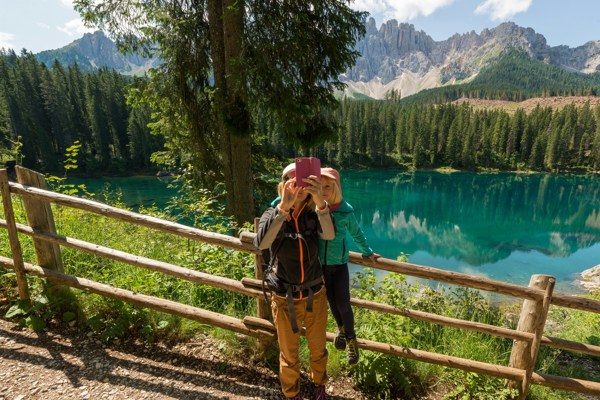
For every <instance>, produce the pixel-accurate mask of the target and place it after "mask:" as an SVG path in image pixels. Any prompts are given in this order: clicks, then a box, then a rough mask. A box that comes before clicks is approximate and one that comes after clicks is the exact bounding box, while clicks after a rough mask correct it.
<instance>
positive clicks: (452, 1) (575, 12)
mask: <svg viewBox="0 0 600 400" xmlns="http://www.w3.org/2000/svg"><path fill="white" fill-rule="evenodd" d="M352 7H353V8H355V9H360V10H365V11H369V12H370V13H371V16H372V17H374V18H375V20H376V22H377V26H378V27H379V26H381V24H382V23H383V22H385V21H387V20H389V19H391V18H395V19H397V20H398V21H399V22H409V23H411V24H413V25H414V26H415V28H416V29H417V30H423V31H425V32H426V33H427V34H428V35H429V36H431V37H432V38H433V39H434V40H436V41H440V40H445V39H447V38H448V37H450V36H452V35H453V34H455V33H467V32H470V31H472V30H474V31H475V32H476V33H480V32H481V31H482V30H483V29H485V28H493V27H496V26H497V25H498V24H500V23H501V22H504V21H513V22H515V23H516V24H518V25H520V26H523V27H529V28H533V29H534V30H535V31H536V32H537V33H541V34H542V35H544V36H545V37H546V40H547V42H548V44H549V45H550V46H558V45H567V46H570V47H577V46H581V45H583V44H584V43H586V42H588V41H590V40H600V1H598V0H571V1H562V0H356V1H354V2H353V3H352ZM0 10H1V11H0V48H1V47H10V48H13V49H15V50H16V51H17V52H19V51H20V50H21V49H22V48H26V49H27V50H29V51H32V52H34V53H37V52H39V51H42V50H48V49H56V48H59V47H62V46H65V45H67V44H69V43H71V42H72V41H73V40H75V39H78V38H80V37H81V36H83V33H84V32H88V31H91V30H90V29H89V28H85V27H84V26H83V24H82V23H81V19H80V18H79V15H78V14H77V13H76V12H75V11H74V10H73V5H72V0H0Z"/></svg>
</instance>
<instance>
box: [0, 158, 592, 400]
mask: <svg viewBox="0 0 600 400" xmlns="http://www.w3.org/2000/svg"><path fill="white" fill-rule="evenodd" d="M16 175H17V180H18V182H19V183H15V182H9V179H8V173H7V170H0V191H1V194H2V203H3V207H4V216H5V219H4V220H0V228H4V229H6V230H7V231H8V237H9V242H10V248H11V252H12V258H6V257H0V265H2V266H4V267H6V268H12V269H14V271H15V275H16V279H17V285H18V293H19V297H20V299H22V300H27V299H29V293H28V286H27V280H26V274H32V275H36V276H40V277H44V278H46V279H47V280H48V281H50V282H51V283H52V284H53V285H57V287H61V286H62V287H72V288H77V289H80V290H84V291H87V292H90V293H95V294H99V295H102V296H106V297H110V298H114V299H119V300H122V301H125V302H129V303H132V304H135V305H138V306H141V307H147V308H151V309H155V310H159V311H161V312H165V313H170V314H174V315H178V316H180V317H184V318H189V319H191V320H194V321H198V322H202V323H207V324H211V325H213V326H217V327H220V328H224V329H228V330H231V331H234V332H238V333H241V334H244V335H248V336H252V337H256V338H258V339H259V343H261V345H263V346H264V345H268V344H269V343H271V342H273V341H274V340H275V339H276V332H275V328H274V326H273V323H272V322H271V321H270V313H269V309H268V307H267V304H266V303H265V301H264V297H263V292H262V290H261V280H262V271H261V268H260V265H261V259H260V251H258V249H257V248H256V247H255V246H254V245H253V244H252V239H253V238H254V236H255V234H254V233H250V232H246V233H243V234H242V235H240V237H239V238H235V237H232V236H228V235H223V234H217V233H212V232H208V231H204V230H200V229H195V228H191V227H189V226H185V225H181V224H177V223H174V222H169V221H164V220H161V219H158V218H154V217H151V216H146V215H141V214H137V213H134V212H131V211H127V210H122V209H119V208H116V207H112V206H108V205H105V204H102V203H98V202H95V201H91V200H86V199H81V198H77V197H72V196H68V195H64V194H60V193H55V192H52V191H48V190H46V184H45V179H44V177H43V175H41V174H39V173H37V172H35V171H31V170H28V169H26V168H21V167H18V166H17V167H16ZM11 195H19V196H22V199H23V205H24V207H25V212H26V215H27V220H28V222H29V226H27V225H22V224H18V223H16V221H15V218H14V211H13V207H12V200H11ZM51 203H54V204H58V205H61V206H66V207H72V208H76V209H80V210H84V211H87V212H93V213H97V214H100V215H103V216H105V217H110V218H115V219H118V220H122V221H126V222H128V223H132V224H137V225H141V226H145V227H149V228H153V229H156V230H159V231H162V232H168V233H171V234H174V235H178V236H181V237H184V238H188V239H192V240H196V241H199V242H204V243H208V244H212V245H217V246H223V247H225V248H230V249H233V250H237V251H243V252H248V253H252V254H254V255H255V259H256V263H255V264H256V265H255V272H256V279H250V278H244V279H242V280H241V281H237V280H233V279H229V278H225V277H220V276H214V275H210V274H206V273H203V272H199V271H194V270H190V269H186V268H182V267H179V266H177V265H173V264H170V263H167V262H163V261H157V260H153V259H149V258H144V257H140V256H136V255H133V254H128V253H125V252H122V251H119V250H114V249H111V248H107V247H103V246H100V245H96V244H93V243H88V242H85V241H82V240H78V239H75V238H70V237H65V236H61V235H59V234H58V233H57V232H56V229H55V224H54V219H53V215H52V209H51V206H50V204H51ZM18 234H24V235H28V236H30V237H32V239H33V243H34V248H35V252H36V257H37V261H38V265H33V264H29V263H26V262H24V261H23V256H22V252H21V245H20V242H19V238H18ZM60 246H65V247H70V248H74V249H78V250H81V251H84V252H88V253H91V254H95V255H97V256H101V257H105V258H107V259H111V260H115V261H119V262H123V263H126V264H129V265H132V266H135V267H141V268H146V269H149V270H153V271H158V272H161V273H164V274H168V275H171V276H174V277H177V278H180V279H185V280H188V281H190V282H194V283H196V284H199V285H210V286H213V287H217V288H221V289H223V290H228V291H231V292H235V293H239V294H243V295H247V296H250V297H253V298H255V299H256V300H257V302H258V306H257V314H258V315H257V316H246V317H244V318H243V319H238V318H234V317H231V316H227V315H223V314H219V313H216V312H212V311H209V310H204V309H200V308H196V307H192V306H189V305H185V304H181V303H177V302H173V301H169V300H166V299H161V298H158V297H153V296H148V295H144V294H140V293H134V292H131V291H128V290H124V289H120V288H116V287H112V286H109V285H105V284H102V283H98V282H94V281H91V280H88V279H85V278H83V277H76V276H71V275H67V274H65V273H64V269H63V265H62V260H61V256H60ZM350 262H352V263H354V264H358V265H362V266H367V267H372V268H377V269H381V270H385V271H389V272H392V273H400V274H405V275H409V276H413V277H418V278H424V279H428V280H434V281H438V282H444V283H449V284H454V285H461V286H465V287H469V288H473V289H479V290H485V291H490V292H494V293H499V294H503V295H508V296H512V297H516V298H519V299H522V300H523V305H522V308H521V310H522V311H521V315H520V318H519V322H518V326H517V328H516V329H508V328H505V327H500V326H493V325H488V324H483V323H478V322H473V321H466V320H461V319H456V318H449V317H445V316H441V315H437V314H433V313H428V312H423V311H418V310H411V309H406V308H399V307H395V306H391V305H386V304H380V303H376V302H373V301H367V300H361V299H357V298H353V299H352V304H353V306H355V307H361V308H365V309H369V310H373V311H377V312H382V313H389V314H394V315H400V316H404V317H408V318H413V319H416V320H420V321H428V322H431V323H434V324H438V325H444V326H450V327H454V328H459V329H466V330H470V331H475V332H480V333H485V334H489V335H493V336H497V337H502V338H506V339H512V340H513V347H512V352H511V356H510V362H509V365H508V366H503V365H496V364H490V363H485V362H480V361H474V360H470V359H465V358H460V357H454V356H449V355H444V354H439V353H434V352H428V351H422V350H417V349H413V348H407V347H402V346H398V345H394V344H389V343H380V342H376V341H371V340H368V339H358V344H359V347H361V348H362V349H365V350H370V351H375V352H380V353H385V354H389V355H393V356H399V357H405V358H409V359H413V360H417V361H422V362H427V363H433V364H438V365H442V366H446V367H450V368H457V369H461V370H464V371H469V372H475V373H478V374H484V375H490V376H494V377H499V378H503V379H507V380H508V382H509V384H510V385H511V386H512V387H514V388H516V389H517V390H518V391H519V393H520V395H519V398H520V399H525V397H526V396H527V393H528V390H529V386H530V385H531V384H536V385H543V386H548V387H551V388H557V389H563V390H567V391H573V392H579V393H586V394H596V395H600V382H595V381H588V380H581V379H575V378H571V377H566V376H555V375H548V374H544V373H538V372H536V371H535V370H534V369H535V362H536V359H537V355H538V351H539V349H540V346H549V347H553V348H557V349H562V350H566V351H571V352H576V353H584V354H588V355H592V356H600V346H594V345H591V344H586V343H581V342H574V341H569V340H565V339H559V338H555V337H550V336H545V335H544V333H543V332H544V326H545V324H546V318H547V315H548V309H549V307H550V306H551V305H552V306H558V307H567V308H572V309H577V310H583V311H588V312H592V313H600V301H594V300H591V299H586V298H581V297H576V296H570V295H564V294H559V293H555V292H554V285H555V281H556V280H555V278H554V277H552V276H548V275H533V276H532V277H531V281H530V283H529V286H521V285H515V284H511V283H506V282H502V281H498V280H492V279H488V278H482V277H475V276H471V275H467V274H461V273H456V272H450V271H444V270H440V269H436V268H431V267H427V266H422V265H415V264H410V263H405V262H398V261H394V260H389V259H385V258H381V259H379V260H378V261H377V262H372V261H370V260H369V259H364V258H362V257H361V256H360V255H359V254H357V253H351V254H350ZM333 337H334V334H333V333H331V332H328V333H327V340H329V341H332V340H333Z"/></svg>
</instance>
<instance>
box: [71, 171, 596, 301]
mask: <svg viewBox="0 0 600 400" xmlns="http://www.w3.org/2000/svg"><path fill="white" fill-rule="evenodd" d="M69 181H70V182H73V183H82V182H83V183H85V184H86V185H87V187H88V189H89V190H90V191H93V192H99V191H101V190H102V188H103V187H106V185H107V184H108V185H109V186H108V187H109V188H110V190H112V191H117V190H120V191H121V192H122V194H123V196H122V200H123V201H124V202H125V203H126V204H128V205H129V206H132V207H134V208H136V207H138V206H139V205H145V206H149V205H152V204H156V205H157V206H159V207H162V206H164V205H165V204H166V202H167V201H168V200H169V199H170V198H171V197H172V196H173V195H176V191H175V190H174V189H171V188H168V187H167V186H168V180H159V179H158V178H155V177H133V178H106V179H76V180H75V179H70V180H69ZM341 182H342V190H343V194H344V198H345V199H346V200H347V201H348V202H349V203H350V204H352V205H353V206H354V208H355V213H356V216H357V218H358V220H359V222H360V224H361V226H362V227H363V230H364V232H365V234H366V236H367V238H368V240H369V242H370V244H371V247H373V249H374V250H375V251H376V252H377V253H379V254H381V255H382V256H384V257H386V258H390V259H396V257H397V256H398V255H400V254H401V253H406V254H408V260H409V262H411V263H414V264H421V265H427V266H431V267H435V268H441V269H446V270H451V271H456V272H462V273H468V274H472V275H478V276H485V277H488V278H492V279H498V280H502V281H506V282H511V283H517V284H522V285H527V284H528V282H529V279H530V277H531V275H532V274H549V275H553V276H555V277H556V278H557V288H556V289H557V290H559V291H561V292H568V293H579V292H582V290H581V289H580V288H579V287H578V286H577V285H576V284H575V283H574V281H575V280H576V279H577V274H578V273H580V272H581V271H583V270H585V269H588V268H591V267H593V266H595V265H597V264H600V177H598V176H584V175H548V174H530V175H524V174H512V173H497V174H475V173H468V172H459V173H451V174H445V173H437V172H415V173H407V172H399V171H397V170H370V171H342V172H341ZM98 200H99V201H102V198H98ZM354 250H356V249H354ZM358 268H359V267H358V266H353V269H354V270H357V269H358ZM385 273H386V272H384V271H379V272H378V274H385Z"/></svg>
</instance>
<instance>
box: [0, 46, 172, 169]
mask: <svg viewBox="0 0 600 400" xmlns="http://www.w3.org/2000/svg"><path fill="white" fill-rule="evenodd" d="M142 82H143V81H142V80H140V79H134V78H130V77H126V76H123V75H121V74H119V73H117V72H115V71H112V70H108V69H106V68H103V69H100V70H98V71H96V72H93V73H83V72H82V71H81V70H80V69H79V67H78V66H77V64H75V65H73V66H68V67H63V66H62V65H61V64H60V63H58V62H55V63H54V64H53V65H52V67H51V68H47V67H46V65H45V64H43V63H41V62H39V61H38V60H37V59H36V58H35V56H34V55H33V54H31V53H27V52H25V53H23V54H21V55H20V56H17V55H16V54H15V53H14V51H12V50H9V51H8V52H6V51H1V52H0V140H1V142H2V143H1V144H2V148H3V149H4V150H3V153H4V154H3V158H4V159H5V160H6V159H8V158H17V159H18V161H19V164H20V165H24V166H26V167H28V168H32V169H35V170H39V171H42V172H53V173H59V172H62V165H63V162H64V157H65V152H66V149H67V148H68V147H70V146H71V145H72V144H73V143H74V142H75V141H78V142H79V144H80V145H81V151H80V154H79V159H78V163H79V167H80V171H82V172H84V173H88V174H94V173H123V172H125V171H127V172H129V173H130V172H131V171H136V170H138V171H147V170H150V169H152V164H151V162H150V156H151V155H152V153H154V152H155V151H158V150H160V149H161V148H162V147H163V140H162V138H160V137H158V136H153V135H151V134H150V129H149V128H148V126H147V125H148V123H149V122H150V109H149V108H148V107H144V106H140V107H136V108H132V107H131V106H130V105H128V104H127V101H126V92H127V87H128V86H129V85H133V84H135V83H137V84H140V85H141V84H142Z"/></svg>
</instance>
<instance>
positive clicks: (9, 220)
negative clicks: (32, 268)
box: [0, 169, 29, 301]
mask: <svg viewBox="0 0 600 400" xmlns="http://www.w3.org/2000/svg"><path fill="white" fill-rule="evenodd" d="M0 191H1V192H2V205H3V207H4V218H5V219H6V226H7V231H8V241H9V242H10V250H11V253H12V259H13V265H14V267H15V275H16V277H17V287H18V289H19V298H20V299H21V300H24V301H29V287H28V286H27V277H26V275H25V267H24V264H23V252H22V251H21V243H20V242H19V234H18V232H17V225H16V222H15V213H14V210H13V206H12V200H11V197H10V187H9V185H8V172H7V171H6V170H5V169H0Z"/></svg>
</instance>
